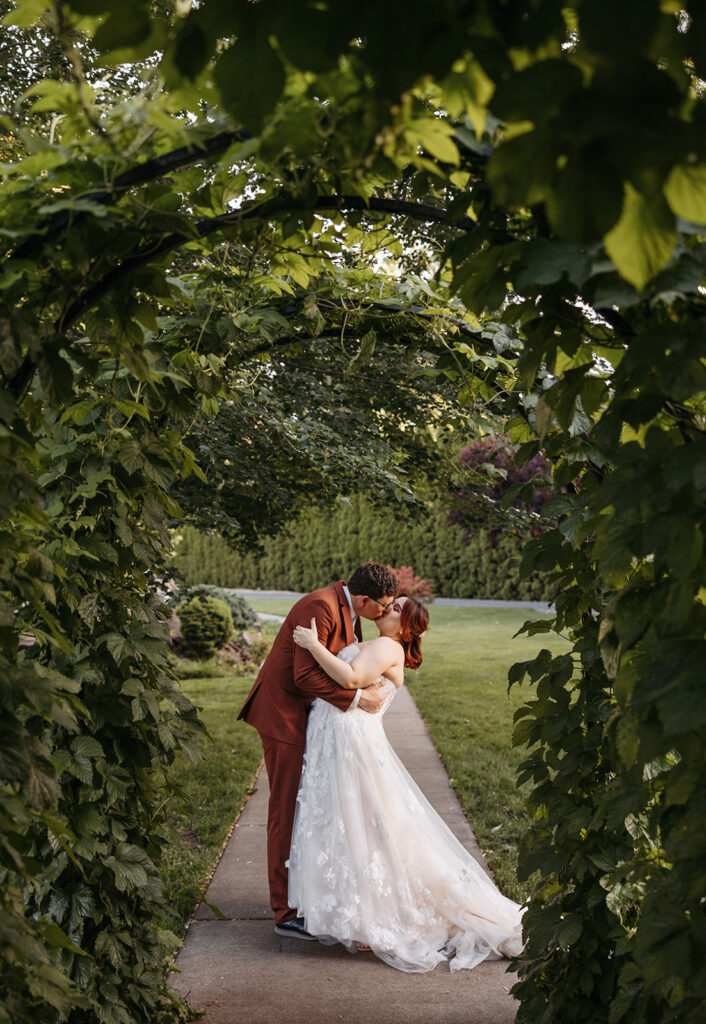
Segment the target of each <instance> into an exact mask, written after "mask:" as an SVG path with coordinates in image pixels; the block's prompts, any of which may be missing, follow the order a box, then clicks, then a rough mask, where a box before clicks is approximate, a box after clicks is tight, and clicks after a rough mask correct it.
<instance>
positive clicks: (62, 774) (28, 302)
mask: <svg viewBox="0 0 706 1024" xmlns="http://www.w3.org/2000/svg"><path fill="white" fill-rule="evenodd" d="M3 11H4V12H5V19H4V27H3V38H2V40H1V41H0V48H1V49H0V52H2V55H3V57H4V58H5V60H4V63H3V70H2V72H0V93H2V98H3V104H2V106H3V112H2V116H1V119H0V125H1V129H2V134H1V135H0V158H1V159H2V178H1V182H0V208H1V211H2V217H1V221H2V247H3V256H4V260H3V266H2V276H1V277H0V290H1V292H2V310H1V311H0V370H1V374H2V376H1V379H0V459H1V460H2V472H3V487H2V490H0V508H1V509H2V513H3V518H2V526H1V527H0V574H1V582H0V659H1V665H0V670H1V673H2V684H1V687H0V700H1V701H2V715H1V716H0V780H1V781H0V815H1V816H2V826H3V827H2V835H1V837H0V871H1V872H2V879H3V886H2V896H1V897H0V936H2V943H3V958H2V965H1V967H0V978H1V979H2V982H1V983H2V991H3V1004H2V1008H0V1021H30V1020H31V1021H33V1022H39V1021H47V1022H48V1021H54V1020H56V1019H57V1017H59V1018H63V1019H68V1020H70V1021H72V1022H76V1024H78V1022H81V1021H88V1020H95V1019H99V1020H104V1021H110V1022H113V1021H122V1022H126V1024H127V1022H133V1021H135V1022H142V1021H144V1022H146V1021H155V1020H164V1021H167V1020H173V1019H177V1018H178V1017H179V1016H180V1015H182V1014H183V1013H184V1012H185V1011H184V1007H183V1006H182V1005H181V1004H180V1001H179V999H178V998H177V996H176V995H175V994H174V993H173V992H172V991H171V990H170V989H169V987H168V985H167V983H166V978H167V961H168V954H169V951H170V949H172V948H173V947H174V945H175V943H176V939H175V937H174V936H171V935H170V934H168V933H166V932H165V931H164V930H162V929H160V926H159V922H160V906H161V900H162V896H161V893H160V886H159V878H158V863H159V857H160V849H161V848H162V846H163V844H164V842H165V835H164V807H165V801H167V800H169V799H172V798H173V795H172V794H171V790H170V785H169V781H168V775H169V772H168V769H169V764H170V762H171V761H172V759H173V757H174V755H175V752H176V751H177V750H179V749H184V750H186V751H188V752H191V753H192V754H193V756H198V751H197V749H196V746H195V741H196V740H197V738H198V733H199V723H198V719H197V716H196V713H195V711H194V709H193V708H192V707H191V705H190V704H189V702H188V701H187V700H186V699H185V698H184V696H183V695H182V694H181V693H180V692H179V690H178V688H177V686H176V685H175V683H174V681H173V680H172V679H171V677H170V675H169V672H168V671H167V668H166V665H165V651H166V630H165V624H164V610H163V609H162V608H161V606H160V604H159V602H158V601H157V599H156V597H155V596H154V595H153V594H152V593H151V591H150V588H149V586H148V583H147V578H148V577H147V573H148V572H149V571H150V570H151V569H153V568H154V567H155V566H156V565H160V564H161V563H162V562H163V560H164V558H165V554H166V552H167V550H168V547H169V535H168V529H167V527H168V525H169V523H170V522H175V521H176V522H184V521H189V522H191V523H195V524H197V525H199V526H201V527H209V528H217V529H218V530H219V531H220V532H222V533H224V534H228V535H230V536H231V537H233V538H234V540H235V541H236V542H239V543H243V544H248V543H252V542H254V541H257V539H258V538H259V537H260V536H262V535H265V534H267V533H268V532H273V531H274V530H276V528H277V527H278V526H279V525H280V524H281V523H283V522H285V521H287V520H288V519H289V518H290V517H291V515H292V514H293V513H295V512H297V511H300V510H301V509H302V508H305V507H306V506H307V503H309V502H311V501H312V500H314V501H316V502H318V503H324V504H325V503H326V502H330V501H332V500H334V498H335V497H336V496H337V495H338V494H342V493H346V492H350V491H352V490H353V489H355V490H356V491H361V492H365V493H368V494H369V496H370V498H371V500H373V501H376V502H378V503H379V504H380V505H381V506H385V507H397V508H399V509H400V511H401V513H402V512H403V511H404V510H405V509H406V508H407V509H409V508H410V507H413V506H414V502H415V494H417V493H421V492H422V491H423V490H424V489H425V488H427V489H432V490H433V488H434V486H435V480H437V479H438V478H439V477H440V476H441V475H442V474H443V473H444V472H445V471H446V469H445V465H444V463H445V460H446V459H447V458H449V457H450V455H449V453H450V452H451V451H452V450H453V449H454V446H456V448H457V447H458V445H456V441H457V440H459V439H463V440H465V439H467V437H468V436H469V434H471V433H472V432H473V431H478V430H480V431H486V432H487V431H489V430H491V429H499V428H502V429H506V430H507V431H508V432H509V433H510V435H511V437H512V439H513V441H514V443H515V444H516V445H517V446H518V459H519V460H520V462H523V461H529V460H530V459H533V458H535V457H536V456H537V454H538V453H539V452H541V453H542V454H543V456H544V457H545V458H546V459H548V460H549V462H550V464H551V466H552V497H551V498H550V499H549V501H548V502H547V503H546V505H545V506H544V509H543V514H544V515H545V516H546V517H548V519H550V520H556V525H555V526H553V527H552V528H551V529H549V530H547V531H546V532H543V533H541V534H540V535H539V536H537V537H535V538H534V539H533V540H532V541H531V542H530V543H529V544H528V546H527V548H526V552H525V558H524V563H525V564H524V568H525V570H526V571H527V572H528V573H530V572H533V571H541V572H549V573H552V574H553V578H554V582H555V584H556V585H557V587H558V590H559V596H558V598H557V602H556V615H555V617H554V620H553V621H552V622H550V623H545V622H542V623H535V624H528V626H527V627H526V628H527V629H528V630H529V631H530V632H532V633H540V632H542V631H543V630H550V629H554V630H557V631H561V632H562V633H564V635H566V636H567V637H568V638H569V639H570V641H571V653H570V654H566V655H564V656H562V657H559V658H552V657H551V656H550V655H549V653H548V652H546V651H542V652H541V653H540V654H539V655H538V657H537V658H536V659H535V660H534V661H532V662H530V663H527V664H521V665H516V666H515V667H514V668H513V670H512V673H511V678H510V682H511V684H512V685H515V684H518V683H520V682H521V681H522V680H524V679H528V680H529V683H530V685H531V690H530V691H529V692H528V698H527V701H526V703H525V705H524V706H523V707H522V708H521V709H520V712H519V713H518V721H517V725H516V732H515V738H516V742H517V743H518V744H521V745H526V747H527V754H526V758H525V760H524V763H523V766H522V769H521V775H520V778H521V779H524V780H529V781H531V783H532V791H531V796H530V803H531V807H532V810H533V812H534V813H533V825H532V827H531V829H530V831H529V833H528V835H527V836H526V837H525V840H524V843H523V849H522V871H523V872H524V873H525V875H526V876H530V875H532V874H533V873H535V872H536V884H535V887H534V892H533V897H532V900H531V903H530V907H529V911H528V913H527V915H526V950H525V953H524V955H523V957H522V958H521V959H520V961H519V964H518V965H517V966H518V969H519V973H520V980H519V982H518V983H517V985H516V986H515V988H514V993H515V995H516V996H517V997H518V999H519V1006H520V1008H519V1020H520V1021H521V1022H530V1021H531V1022H532V1024H540V1022H547V1024H549V1022H552V1024H554V1022H559V1021H562V1022H563V1021H565V1020H567V1019H571V1020H572V1021H591V1022H602V1021H606V1022H608V1021H609V1022H611V1024H618V1022H630V1024H632V1022H635V1024H638V1022H640V1024H641V1022H646V1021H650V1024H657V1022H659V1024H661V1022H665V1024H666V1022H671V1021H675V1022H676V1021H679V1022H680V1024H688V1022H694V1024H695V1022H697V1021H700V1020H702V1019H703V1015H704V1009H705V1005H704V1003H705V999H706V968H704V964H706V956H705V955H704V954H705V952H706V950H705V948H704V947H705V946H706V912H705V908H704V903H703V891H704V884H705V882H706V879H705V877H704V875H705V872H706V867H705V865H706V837H705V835H704V830H703V826H702V822H703V813H704V797H703V787H702V786H701V785H700V782H701V779H702V778H703V772H704V767H705V766H704V758H705V754H704V751H705V750H706V744H705V743H704V740H705V738H706V737H705V733H706V691H705V690H704V687H703V663H704V660H705V655H706V651H705V650H704V648H705V646H706V643H705V641H704V625H705V623H706V607H705V605H706V580H705V579H704V575H705V569H706V558H705V556H704V544H703V541H704V528H705V525H706V524H705V509H704V505H705V501H706V470H705V468H704V467H706V436H705V434H704V429H705V427H706V417H705V410H704V393H705V392H706V358H705V357H706V325H705V324H704V304H705V301H706V300H705V295H706V293H705V292H704V283H703V282H704V268H705V266H706V248H705V246H704V235H705V234H706V228H705V227H704V225H705V224H706V132H704V126H705V124H706V108H705V106H704V89H705V88H706V85H705V83H704V76H705V75H706V13H705V12H704V9H703V5H701V4H699V3H697V2H695V0H694V2H686V0H685V2H683V3H681V2H672V0H626V2H625V3H623V4H622V5H621V6H620V8H619V10H618V9H617V8H616V7H615V5H613V4H612V3H609V2H608V0H563V2H561V3H560V2H558V0H521V2H518V3H513V4H505V3H498V2H495V0H473V2H471V3H461V2H459V0H438V2H437V3H435V4H434V5H430V4H427V3H423V2H421V0H420V2H411V0H405V3H404V4H403V3H402V2H401V0H394V2H391V3H389V4H387V5H386V18H385V19H383V18H381V17H380V12H379V5H377V4H374V3H372V2H361V3H358V4H356V5H350V4H347V3H343V2H342V0H321V2H313V0H298V2H296V3H293V2H291V0H289V2H284V0H260V2H259V3H250V2H246V0H229V2H227V3H224V2H222V0H219V2H216V0H202V2H201V3H199V4H198V5H197V6H193V7H192V6H191V5H190V4H189V3H188V2H182V0H179V2H175V3H173V4H172V3H171V2H170V0H155V2H148V0H140V2H137V3H135V4H133V5H131V6H130V7H129V8H128V9H126V8H125V6H124V4H122V3H119V2H118V0H55V2H52V3H49V2H47V0H17V2H14V3H11V2H4V3H3ZM389 26H394V38H393V37H391V35H390V29H389ZM391 47H393V48H394V59H391V55H390V51H391Z"/></svg>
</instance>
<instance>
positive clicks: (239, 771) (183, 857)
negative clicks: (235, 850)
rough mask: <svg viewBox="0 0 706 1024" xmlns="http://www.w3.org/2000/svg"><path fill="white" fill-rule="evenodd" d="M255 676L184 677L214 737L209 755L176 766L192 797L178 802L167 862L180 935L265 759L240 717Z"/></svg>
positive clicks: (172, 924)
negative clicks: (199, 759)
mask: <svg viewBox="0 0 706 1024" xmlns="http://www.w3.org/2000/svg"><path fill="white" fill-rule="evenodd" d="M252 682H253V680H252V677H246V676H243V677H240V678H238V677H237V676H225V677H222V678H217V679H184V680H182V683H181V686H182V689H183V690H184V692H185V693H187V694H188V695H189V697H190V698H191V699H192V700H193V701H194V703H195V704H196V705H197V706H198V707H199V708H200V709H201V720H202V721H203V722H204V724H205V725H206V728H207V729H208V731H209V733H210V735H211V737H212V741H209V740H204V741H203V751H204V754H205V758H204V759H203V760H202V761H199V763H198V764H196V765H194V764H192V763H191V761H189V760H188V759H187V758H186V757H185V756H184V755H181V754H180V755H179V756H178V758H177V761H176V763H175V765H174V767H173V769H172V771H173V773H174V775H175V777H176V779H177V781H178V782H179V785H180V787H181V789H182V791H183V794H184V796H185V798H186V800H187V802H188V809H187V808H186V807H184V806H183V805H181V806H178V805H177V804H176V802H175V804H174V805H173V810H172V813H171V815H170V825H171V828H172V831H173V842H172V844H171V846H170V847H169V849H168V851H167V853H166V855H165V858H164V860H163V865H162V877H163V880H164V887H165V891H166V895H167V903H168V912H167V918H166V920H165V921H164V922H163V926H164V927H168V928H170V929H171V930H172V931H174V932H175V933H176V934H177V935H181V933H182V932H183V930H184V928H185V926H186V922H187V921H188V920H189V917H190V916H191V913H192V911H193V910H194V907H195V905H196V903H197V902H198V899H199V896H200V895H201V892H202V891H203V888H204V884H205V882H206V880H207V878H208V877H209V876H210V874H211V869H212V867H213V863H214V861H215V860H216V858H217V857H218V855H219V854H220V851H221V848H222V846H223V843H224V840H225V838H226V836H227V834H228V831H229V829H230V827H231V825H232V824H233V821H234V820H235V818H236V816H237V814H238V813H239V811H240V808H241V807H242V805H243V802H244V800H245V797H246V795H247V793H248V790H249V789H250V786H251V785H252V782H253V779H254V777H255V772H256V771H257V767H258V765H259V764H260V761H261V760H262V747H261V745H260V737H259V736H258V734H257V733H256V732H255V730H254V729H253V728H252V727H251V726H249V725H246V724H245V723H244V722H238V721H236V715H237V714H238V711H239V710H240V708H241V705H242V703H243V701H244V700H245V698H246V696H247V695H248V692H249V690H250V687H251V686H252Z"/></svg>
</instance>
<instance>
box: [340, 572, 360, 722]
mask: <svg viewBox="0 0 706 1024" xmlns="http://www.w3.org/2000/svg"><path fill="white" fill-rule="evenodd" d="M343 593H344V594H345V595H346V600H347V601H348V607H349V608H350V610H351V619H352V620H353V632H354V633H355V624H356V622H357V621H358V616H357V615H356V614H355V612H354V611H353V598H352V597H351V592H350V590H349V589H348V587H347V586H346V585H345V583H344V584H343ZM361 693H362V690H356V691H355V697H354V698H353V700H352V701H351V702H350V704H349V705H348V710H349V711H352V710H353V708H357V707H358V701H359V700H360V695H361Z"/></svg>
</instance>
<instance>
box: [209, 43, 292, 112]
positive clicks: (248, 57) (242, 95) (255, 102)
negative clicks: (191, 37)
mask: <svg viewBox="0 0 706 1024" xmlns="http://www.w3.org/2000/svg"><path fill="white" fill-rule="evenodd" d="M214 75H215V79H216V84H217V85H218V88H219V90H220V93H221V97H222V99H223V103H224V105H225V107H226V108H227V109H228V110H229V111H230V112H231V113H232V114H233V116H234V117H236V118H237V119H238V120H239V121H240V122H241V123H242V124H244V125H245V127H246V128H250V129H251V130H252V131H257V130H259V128H260V127H261V125H262V122H263V120H264V119H265V117H266V116H267V114H269V113H271V112H272V109H273V107H274V106H275V104H276V102H277V100H278V99H279V97H280V96H281V94H282V90H283V88H284V82H285V75H284V68H283V67H282V62H281V60H280V59H279V56H278V55H277V54H276V53H275V51H274V50H273V49H272V47H271V46H270V44H269V42H268V41H267V39H266V38H265V37H264V36H262V35H257V34H256V35H253V36H248V38H244V39H242V40H238V41H237V42H235V43H234V44H233V45H232V46H230V47H229V48H228V49H227V50H226V51H225V53H222V54H221V56H220V57H219V58H218V62H217V64H216V68H215V72H214Z"/></svg>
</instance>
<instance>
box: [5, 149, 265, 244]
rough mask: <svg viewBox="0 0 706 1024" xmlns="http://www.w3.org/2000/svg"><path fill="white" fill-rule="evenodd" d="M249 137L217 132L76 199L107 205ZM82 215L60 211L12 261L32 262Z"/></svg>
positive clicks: (153, 158) (136, 167) (157, 158)
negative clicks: (40, 233)
mask: <svg viewBox="0 0 706 1024" xmlns="http://www.w3.org/2000/svg"><path fill="white" fill-rule="evenodd" d="M249 138H252V136H251V134H250V132H246V131H232V132H221V133H220V134H219V135H214V136H213V138H210V139H204V140H203V141H202V142H194V143H191V144H189V145H188V146H180V147H179V148H178V149H173V150H171V151H170V152H169V153H163V154H162V155H161V156H155V157H152V159H151V160H145V162H144V163H141V164H136V165H135V166H134V167H131V168H130V169H129V170H127V171H125V172H124V173H123V174H119V175H118V177H117V178H116V179H115V180H114V181H113V182H112V183H106V184H105V185H97V186H96V187H95V188H94V190H93V191H92V192H85V193H83V194H82V195H80V196H79V197H78V198H79V199H89V200H90V201H91V202H93V203H108V202H110V201H111V200H112V199H118V198H119V197H120V196H121V195H123V194H124V193H125V192H127V191H128V190H129V189H131V188H136V187H137V186H139V185H146V184H147V183H148V182H150V181H154V180H155V179H156V178H161V177H163V176H164V175H165V174H169V173H170V172H171V171H176V170H179V169H180V168H181V167H188V166H189V165H190V164H195V163H198V162H199V160H206V159H208V157H211V156H218V154H219V153H223V152H225V150H226V149H228V147H229V146H231V145H232V144H233V143H234V142H244V141H245V140H246V139H249ZM86 216H87V214H86V213H79V214H72V211H71V210H62V211H60V212H59V213H57V214H55V215H54V216H53V217H51V218H50V219H49V220H48V221H46V223H45V224H44V234H43V235H42V236H41V237H40V238H30V239H28V240H27V241H26V242H23V244H22V245H21V246H19V248H17V249H16V250H15V251H14V253H13V254H12V258H13V259H23V260H26V259H30V260H31V259H34V258H36V257H37V256H38V255H39V253H40V252H41V250H42V247H43V246H44V244H45V243H46V242H48V241H51V242H54V241H56V238H55V236H56V235H57V234H58V233H59V232H62V231H64V229H65V228H67V227H68V226H69V224H71V223H73V224H75V223H76V222H77V221H79V220H81V219H82V218H85V217H86Z"/></svg>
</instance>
